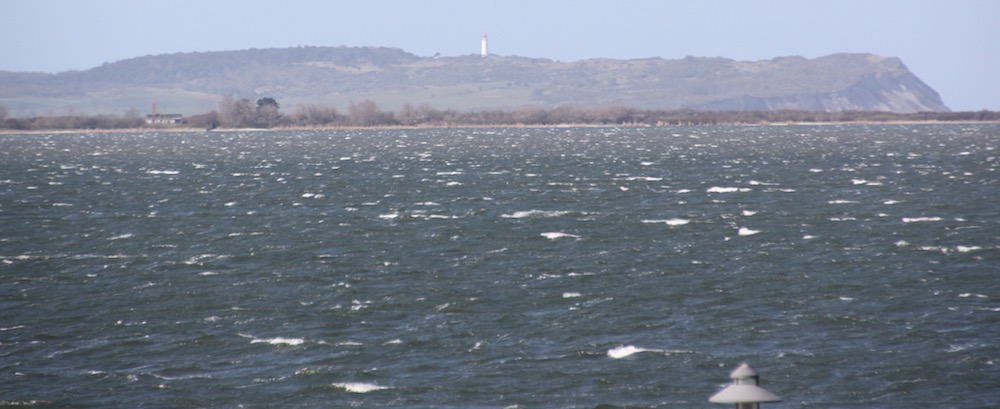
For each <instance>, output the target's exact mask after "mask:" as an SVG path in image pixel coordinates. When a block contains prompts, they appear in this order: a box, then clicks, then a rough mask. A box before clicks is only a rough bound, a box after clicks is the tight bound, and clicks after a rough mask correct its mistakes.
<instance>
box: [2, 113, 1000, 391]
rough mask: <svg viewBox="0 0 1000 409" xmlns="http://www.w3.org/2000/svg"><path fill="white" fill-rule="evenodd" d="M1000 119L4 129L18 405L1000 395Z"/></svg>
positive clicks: (8, 312)
mask: <svg viewBox="0 0 1000 409" xmlns="http://www.w3.org/2000/svg"><path fill="white" fill-rule="evenodd" d="M998 149H1000V124H990V123H971V124H850V125H819V126H809V125H784V126H720V127H715V126H704V127H551V128H472V129H457V128H441V129H370V130H305V131H225V132H221V131H213V132H156V131H148V132H137V133H128V132H107V133H106V132H79V133H51V134H47V133H31V134H16V133H7V134H0V408H4V407H19V408H20V407H37V408H455V409H458V408H469V409H479V408H498V409H500V408H587V409H590V408H595V409H623V408H711V407H727V406H731V405H720V404H715V403H710V402H709V401H708V398H709V397H711V396H712V395H714V394H715V393H717V392H719V391H720V390H721V389H722V388H724V387H725V386H726V385H728V384H729V383H730V382H731V379H730V373H731V372H732V371H733V370H734V369H736V368H737V367H738V366H739V365H740V364H743V363H746V364H748V365H749V366H750V367H752V368H753V369H754V370H756V372H757V373H758V375H759V380H760V386H761V387H763V388H764V389H766V390H768V391H770V392H772V393H774V394H776V395H778V396H780V398H781V402H773V403H763V404H761V406H762V407H764V408H770V407H774V408H815V407H823V408H914V407H927V406H929V407H939V408H996V407H1000V159H998V158H1000V150H998Z"/></svg>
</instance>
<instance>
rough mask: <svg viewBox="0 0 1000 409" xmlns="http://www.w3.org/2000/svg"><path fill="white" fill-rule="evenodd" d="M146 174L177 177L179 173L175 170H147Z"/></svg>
mask: <svg viewBox="0 0 1000 409" xmlns="http://www.w3.org/2000/svg"><path fill="white" fill-rule="evenodd" d="M146 173H147V174H150V175H177V174H180V173H181V172H180V171H177V170H147V171H146Z"/></svg>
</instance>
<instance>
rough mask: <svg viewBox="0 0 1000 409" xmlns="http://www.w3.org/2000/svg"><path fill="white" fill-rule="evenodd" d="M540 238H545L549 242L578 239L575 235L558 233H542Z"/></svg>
mask: <svg viewBox="0 0 1000 409" xmlns="http://www.w3.org/2000/svg"><path fill="white" fill-rule="evenodd" d="M542 237H545V238H547V239H549V240H557V239H566V238H568V239H579V238H580V236H577V235H575V234H569V233H560V232H546V233H542Z"/></svg>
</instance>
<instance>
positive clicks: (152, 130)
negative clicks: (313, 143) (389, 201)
mask: <svg viewBox="0 0 1000 409" xmlns="http://www.w3.org/2000/svg"><path fill="white" fill-rule="evenodd" d="M946 124H956V125H962V124H966V125H968V124H1000V120H982V121H976V120H956V121H941V120H926V121H922V120H898V121H896V120H894V121H823V122H771V123H719V124H680V125H674V124H662V125H661V124H656V125H652V124H642V123H634V124H573V123H566V124H541V125H538V124H492V125H480V124H439V125H430V124H424V125H385V126H316V127H303V126H289V127H275V128H215V129H200V128H190V127H163V128H116V129H86V128H80V129H26V130H20V129H0V134H74V133H88V132H90V133H158V132H163V133H212V132H282V131H292V132H293V131H342V130H343V131H355V130H406V129H504V128H514V129H516V128H524V129H533V128H539V129H541V128H668V127H675V128H696V127H706V126H718V127H763V126H834V125H946Z"/></svg>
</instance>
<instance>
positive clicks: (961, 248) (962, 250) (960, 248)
mask: <svg viewBox="0 0 1000 409" xmlns="http://www.w3.org/2000/svg"><path fill="white" fill-rule="evenodd" d="M982 249H983V248H982V247H979V246H957V247H955V250H957V251H958V252H959V253H968V252H970V251H976V250H982Z"/></svg>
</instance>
